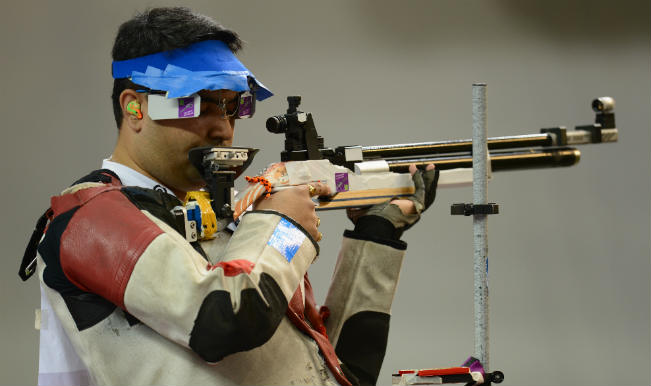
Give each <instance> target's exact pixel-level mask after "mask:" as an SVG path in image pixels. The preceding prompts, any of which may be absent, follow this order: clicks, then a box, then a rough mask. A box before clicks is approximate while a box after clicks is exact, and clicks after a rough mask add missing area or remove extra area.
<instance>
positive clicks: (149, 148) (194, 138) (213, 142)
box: [139, 90, 238, 192]
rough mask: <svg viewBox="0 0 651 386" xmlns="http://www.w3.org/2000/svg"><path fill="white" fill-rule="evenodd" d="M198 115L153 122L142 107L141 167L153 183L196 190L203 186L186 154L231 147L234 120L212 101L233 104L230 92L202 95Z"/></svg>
mask: <svg viewBox="0 0 651 386" xmlns="http://www.w3.org/2000/svg"><path fill="white" fill-rule="evenodd" d="M199 95H201V97H202V102H201V113H200V115H199V117H197V118H185V119H164V120H156V121H154V120H152V119H150V118H149V116H148V115H147V105H146V102H145V103H144V104H143V106H142V107H143V115H144V120H145V121H144V122H143V130H142V133H141V134H142V136H141V140H140V144H139V145H140V146H139V147H140V148H141V150H142V152H141V154H140V155H141V157H140V159H141V163H143V165H142V166H143V168H144V169H145V170H147V172H148V173H149V174H151V175H152V176H153V177H154V178H155V179H157V180H158V181H160V182H162V183H163V184H165V185H166V186H168V187H170V188H171V189H173V190H175V191H184V192H187V191H190V190H196V189H198V188H201V187H202V186H204V181H203V180H202V179H201V176H200V175H199V172H198V171H197V170H196V168H195V167H194V166H192V164H191V163H190V161H189V159H188V152H189V151H190V149H192V148H195V147H201V146H231V145H232V143H233V130H234V127H235V119H234V118H232V117H231V118H228V117H226V118H225V115H224V111H223V109H222V108H221V107H220V106H219V105H218V104H217V103H213V102H210V101H209V100H213V101H222V100H224V99H225V100H226V102H227V103H228V102H229V101H232V100H236V98H237V96H238V94H237V93H236V92H234V91H230V90H217V91H205V90H204V91H201V92H199Z"/></svg>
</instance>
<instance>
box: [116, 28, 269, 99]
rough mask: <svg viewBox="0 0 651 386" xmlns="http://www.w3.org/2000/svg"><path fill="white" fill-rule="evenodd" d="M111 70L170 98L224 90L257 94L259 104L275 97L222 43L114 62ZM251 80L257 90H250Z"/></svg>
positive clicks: (192, 46) (208, 41)
mask: <svg viewBox="0 0 651 386" xmlns="http://www.w3.org/2000/svg"><path fill="white" fill-rule="evenodd" d="M112 70H113V78H114V79H120V78H129V79H131V81H132V82H133V83H135V84H137V85H141V86H145V87H147V88H149V89H152V90H160V91H166V92H167V97H168V98H179V97H186V96H189V95H192V94H194V93H196V92H198V91H200V90H221V89H224V90H232V91H238V92H240V91H255V94H256V99H257V100H259V101H261V100H264V99H266V98H269V97H270V96H272V95H273V93H272V92H271V91H269V89H268V88H266V87H265V86H264V85H263V84H262V83H260V82H259V81H258V80H257V79H255V76H253V74H252V73H251V71H249V70H248V69H247V68H246V67H244V65H243V64H242V62H240V61H239V60H238V59H237V57H236V56H235V55H234V54H233V52H231V50H230V49H229V48H228V46H227V45H226V44H225V43H224V42H221V41H219V40H204V41H201V42H198V43H194V44H191V45H189V46H187V47H183V48H177V49H175V50H170V51H164V52H158V53H155V54H151V55H146V56H141V57H138V58H134V59H128V60H121V61H117V62H113V69H112ZM249 79H251V80H252V82H253V83H254V84H255V85H256V86H257V87H255V88H256V90H251V87H250V86H249Z"/></svg>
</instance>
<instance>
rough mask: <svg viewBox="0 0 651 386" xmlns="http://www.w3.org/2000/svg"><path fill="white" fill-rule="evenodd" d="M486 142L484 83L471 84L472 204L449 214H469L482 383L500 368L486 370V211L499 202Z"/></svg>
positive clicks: (495, 208)
mask: <svg viewBox="0 0 651 386" xmlns="http://www.w3.org/2000/svg"><path fill="white" fill-rule="evenodd" d="M489 162H490V160H489V159H488V144H487V139H486V84H484V83H475V84H473V85H472V191H473V203H472V204H453V205H452V207H451V212H452V214H453V215H466V216H470V215H472V216H473V221H472V225H473V240H474V263H473V274H474V304H475V317H474V319H475V323H474V330H475V354H474V356H475V358H477V359H478V360H479V362H480V363H481V365H482V366H483V369H484V372H485V374H486V375H487V377H486V379H485V380H484V384H491V383H492V382H495V383H500V382H502V380H503V379H504V374H502V372H499V371H496V372H495V373H490V361H489V354H488V353H489V346H490V341H489V338H488V327H489V313H488V231H487V222H488V215H490V214H497V213H499V206H498V205H497V204H495V203H488V199H487V193H486V191H487V186H488V173H487V172H488V170H487V165H488V163H489Z"/></svg>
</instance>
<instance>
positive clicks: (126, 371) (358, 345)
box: [38, 171, 406, 385]
mask: <svg viewBox="0 0 651 386" xmlns="http://www.w3.org/2000/svg"><path fill="white" fill-rule="evenodd" d="M178 204H179V202H178V200H177V199H176V197H174V196H171V195H169V194H167V193H165V192H164V191H157V190H151V189H144V188H138V187H125V186H122V185H121V184H120V182H119V179H118V178H117V176H115V175H113V174H111V173H110V172H109V171H97V172H94V173H91V174H90V175H89V176H87V177H85V178H84V179H82V180H80V181H78V183H76V184H75V185H73V186H72V187H71V188H69V189H67V190H66V191H64V192H63V193H62V194H61V195H59V196H55V197H53V198H52V200H51V212H50V215H49V220H50V221H49V223H48V226H47V230H46V231H45V235H44V237H43V239H42V241H41V243H40V245H39V247H38V275H39V277H40V280H41V282H42V287H43V288H44V292H45V294H46V296H47V298H48V300H49V302H50V304H51V306H52V309H53V310H54V313H55V314H56V317H57V318H58V319H59V321H60V322H61V325H62V326H63V329H64V331H65V332H66V334H67V336H68V338H69V340H70V342H71V343H72V346H73V347H74V349H75V351H76V353H77V354H78V355H79V357H80V358H81V360H82V361H83V363H84V365H85V366H86V368H87V369H88V371H89V373H90V378H91V381H92V383H94V384H102V385H103V384H106V385H126V384H129V385H163V384H169V385H180V384H190V385H226V384H229V385H230V384H283V385H289V384H337V377H336V376H335V374H333V371H331V369H329V368H328V366H326V363H325V362H324V356H323V355H322V354H321V353H320V351H323V345H321V348H320V346H319V345H317V341H318V340H319V339H329V340H330V341H331V342H332V346H333V347H334V348H335V349H336V353H337V356H338V358H339V360H340V361H341V362H342V363H343V365H342V368H343V371H344V372H345V373H346V375H347V376H348V380H349V381H350V382H352V383H357V382H360V383H363V384H367V383H375V382H376V380H377V376H378V374H379V371H380V367H381V364H382V360H383V357H384V353H385V349H386V341H387V335H388V326H389V312H390V307H391V303H392V300H393V295H394V292H395V289H396V285H397V281H398V277H399V271H400V266H401V263H402V259H403V255H404V250H405V249H406V244H405V243H403V242H402V241H398V240H391V239H385V238H382V237H381V235H376V234H373V230H372V229H367V230H366V231H364V230H359V229H356V230H355V231H346V233H345V235H344V240H343V245H342V248H341V252H340V254H339V256H338V259H337V262H336V266H335V272H334V275H333V279H332V284H331V287H330V290H329V293H328V296H327V300H326V304H325V305H326V307H327V308H323V309H322V310H321V311H322V312H321V313H319V312H318V310H316V309H315V307H314V304H313V296H312V293H311V286H310V285H309V281H307V280H305V278H306V272H307V269H308V268H309V266H310V264H311V263H312V262H313V260H314V259H315V257H316V256H317V254H318V251H319V247H318V244H317V243H316V242H315V241H314V240H313V239H312V238H311V237H310V235H309V234H308V233H307V232H306V231H305V230H304V229H302V227H301V226H300V225H298V224H297V223H295V222H294V221H293V220H292V219H290V218H287V217H285V216H283V215H281V214H279V213H275V212H268V211H253V212H249V213H247V214H245V215H244V216H243V217H242V219H241V222H240V224H239V226H238V227H237V229H236V230H235V232H230V231H228V230H221V231H220V232H219V233H218V235H217V237H216V238H215V239H214V240H210V241H207V242H202V243H189V242H187V241H186V240H185V238H184V237H183V236H182V230H181V229H179V228H178V225H176V223H175V221H174V219H173V217H172V216H171V214H170V209H171V208H172V207H174V206H176V205H178ZM379 220H381V219H379ZM384 225H386V224H384ZM371 228H372V227H371ZM288 306H289V307H288ZM301 313H302V314H303V315H301ZM328 313H329V316H328V315H327V314H328ZM325 316H327V318H325V325H324V324H323V319H324V317H325ZM296 319H301V320H302V322H301V320H296ZM306 326H307V327H306ZM306 328H307V329H308V330H309V331H308V330H306ZM336 371H338V370H336ZM340 382H341V381H340Z"/></svg>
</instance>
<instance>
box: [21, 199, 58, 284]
mask: <svg viewBox="0 0 651 386" xmlns="http://www.w3.org/2000/svg"><path fill="white" fill-rule="evenodd" d="M51 216H52V209H51V208H48V209H47V210H46V211H45V213H43V215H42V216H41V217H40V218H39V219H38V221H37V222H36V227H35V228H34V232H33V233H32V237H31V238H30V239H29V243H28V244H27V248H25V254H24V255H23V261H22V262H21V263H20V270H19V271H18V276H20V278H21V279H23V281H26V280H27V279H29V278H30V277H32V275H33V274H34V272H36V250H37V248H38V243H39V241H41V237H43V232H44V231H45V226H46V225H47V221H48V219H49V218H50V217H51Z"/></svg>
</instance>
